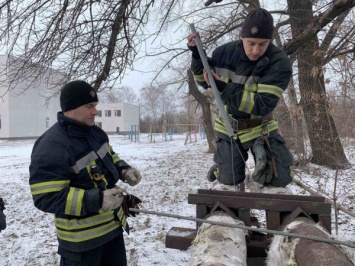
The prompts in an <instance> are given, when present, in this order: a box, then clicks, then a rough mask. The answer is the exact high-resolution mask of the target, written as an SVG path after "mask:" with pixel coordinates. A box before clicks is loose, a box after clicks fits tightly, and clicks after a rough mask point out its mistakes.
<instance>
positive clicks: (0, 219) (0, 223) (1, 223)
mask: <svg viewBox="0 0 355 266" xmlns="http://www.w3.org/2000/svg"><path fill="white" fill-rule="evenodd" d="M5 209H6V208H5V202H4V200H3V199H2V198H0V232H1V230H5V228H6V216H5V214H4V212H3V211H4V210H5Z"/></svg>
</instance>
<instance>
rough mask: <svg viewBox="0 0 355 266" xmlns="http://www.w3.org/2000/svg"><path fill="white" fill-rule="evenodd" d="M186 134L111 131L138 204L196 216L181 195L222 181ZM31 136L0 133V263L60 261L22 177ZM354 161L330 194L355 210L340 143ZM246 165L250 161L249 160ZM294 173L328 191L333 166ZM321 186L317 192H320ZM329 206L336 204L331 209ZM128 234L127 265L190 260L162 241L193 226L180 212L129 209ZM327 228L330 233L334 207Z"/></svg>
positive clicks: (47, 223) (350, 233) (48, 218)
mask: <svg viewBox="0 0 355 266" xmlns="http://www.w3.org/2000/svg"><path fill="white" fill-rule="evenodd" d="M185 138H186V135H184V134H182V135H173V137H172V140H170V138H169V137H168V138H166V139H167V141H165V138H163V137H162V136H161V135H157V136H155V142H150V141H149V138H148V136H147V135H146V134H142V135H141V136H140V141H139V142H134V141H131V140H129V139H128V138H127V137H122V136H110V142H111V144H112V146H113V147H114V149H115V151H116V152H117V153H119V155H120V156H121V157H122V158H123V159H124V160H126V161H127V162H128V163H130V164H132V165H134V166H136V167H137V168H138V169H139V170H140V171H141V173H142V176H143V178H142V181H141V183H140V184H139V185H137V186H136V187H129V186H127V187H126V186H125V185H124V184H123V185H122V186H123V187H125V188H127V190H128V192H129V193H132V194H134V195H136V196H138V197H139V198H141V199H142V200H143V204H142V208H144V209H147V210H152V211H157V212H165V213H171V214H177V215H183V216H191V217H195V206H194V205H190V204H188V203H187V196H188V194H189V193H196V192H197V189H199V188H204V189H211V188H214V189H216V188H217V189H219V188H221V189H223V187H222V186H220V185H219V184H217V183H210V182H208V181H207V179H206V173H207V171H208V169H209V167H210V166H211V165H212V163H213V161H212V158H213V155H212V154H208V153H206V151H207V143H206V139H201V138H200V137H199V136H197V142H192V143H190V142H188V143H187V144H186V145H185ZM33 143H34V140H19V141H7V140H0V169H1V178H0V197H3V198H4V200H5V202H6V208H7V209H6V210H5V214H6V216H7V228H6V230H4V231H2V232H1V233H0V266H3V265H9V266H10V265H11V266H12V265H26V266H29V265H36V266H38V265H59V256H58V255H57V253H56V252H57V239H56V234H55V228H54V223H53V216H52V215H51V214H46V213H43V212H41V211H39V210H38V209H36V208H35V207H34V206H33V201H32V197H31V193H30V189H29V185H28V166H29V163H30V154H31V150H32V146H33ZM345 150H346V154H347V156H348V159H349V161H351V163H352V165H353V167H352V168H351V169H348V170H346V171H339V173H338V183H337V190H336V197H337V201H338V204H340V205H342V206H344V207H346V208H348V209H349V210H350V211H351V212H353V213H354V212H355V189H354V187H355V185H354V179H355V166H354V165H355V149H353V148H351V147H345ZM247 163H248V165H249V168H250V170H251V171H252V170H253V169H252V168H253V162H252V161H251V160H249V161H248V162H247ZM294 171H295V176H296V178H298V179H301V180H302V181H303V182H305V183H307V184H308V185H309V186H311V187H312V188H313V189H314V190H318V191H324V192H325V193H326V196H327V197H329V198H332V197H333V190H334V178H335V176H336V173H335V171H333V170H329V169H326V168H322V167H319V166H314V165H308V166H307V167H306V168H303V169H294ZM289 188H290V189H291V190H292V191H293V192H294V194H302V195H309V194H308V193H306V192H304V191H302V189H300V188H299V187H297V186H296V185H293V184H291V185H289ZM322 194H323V192H322ZM333 213H334V212H333ZM128 219H129V223H130V226H131V233H130V235H125V241H126V248H127V256H128V260H129V265H133V266H149V265H174V266H178V265H188V262H189V259H190V254H189V252H188V251H179V250H175V249H167V248H165V242H164V241H165V236H166V234H167V232H168V231H169V230H170V229H171V227H173V226H178V227H186V228H195V223H194V222H191V221H186V220H179V219H175V218H168V217H162V216H155V215H149V214H140V215H138V216H137V217H135V218H133V217H130V218H128ZM332 220H333V224H332V227H333V234H334V235H335V224H334V220H335V218H334V215H333V217H332ZM336 237H337V239H339V240H351V241H355V218H354V217H352V216H350V215H346V214H344V213H343V212H340V213H339V216H338V235H337V236H336Z"/></svg>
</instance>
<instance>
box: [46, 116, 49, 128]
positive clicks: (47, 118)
mask: <svg viewBox="0 0 355 266" xmlns="http://www.w3.org/2000/svg"><path fill="white" fill-rule="evenodd" d="M46 128H49V117H46Z"/></svg>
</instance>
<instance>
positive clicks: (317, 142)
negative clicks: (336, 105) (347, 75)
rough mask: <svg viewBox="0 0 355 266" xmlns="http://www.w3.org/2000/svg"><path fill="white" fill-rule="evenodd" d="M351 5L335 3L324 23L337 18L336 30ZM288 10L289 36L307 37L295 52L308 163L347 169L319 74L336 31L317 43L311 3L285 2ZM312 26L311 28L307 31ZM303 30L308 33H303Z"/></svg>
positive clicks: (347, 2) (332, 30)
mask: <svg viewBox="0 0 355 266" xmlns="http://www.w3.org/2000/svg"><path fill="white" fill-rule="evenodd" d="M354 5H355V1H336V2H335V4H334V6H333V7H331V8H330V9H328V10H327V12H328V13H329V15H328V16H326V17H324V20H326V21H329V20H330V19H333V18H337V19H336V20H335V21H334V24H333V25H336V27H339V25H340V24H341V22H342V21H343V20H344V18H345V16H346V15H347V14H348V13H349V9H348V8H349V7H352V6H354ZM288 7H289V14H290V22H291V29H292V35H293V36H294V37H296V38H297V37H299V36H302V35H304V36H307V38H306V37H304V39H303V43H302V49H299V50H297V52H296V56H297V62H298V69H299V85H300V92H301V105H302V108H303V111H304V115H305V121H306V124H307V128H308V135H309V139H310V142H311V146H312V154H313V157H312V162H313V163H315V164H318V165H324V166H328V167H331V168H335V169H337V168H340V169H342V168H344V167H347V166H349V162H348V160H347V158H346V156H345V154H344V150H343V148H342V145H341V142H340V138H339V135H338V132H337V129H336V127H335V123H334V120H333V117H332V115H331V112H330V106H329V102H328V98H327V93H326V89H325V81H324V72H323V59H324V54H325V52H326V50H327V49H328V47H329V45H330V42H331V40H332V39H333V38H334V36H335V33H336V32H337V29H336V28H333V27H330V29H329V31H328V34H327V35H326V36H325V38H324V39H323V43H321V44H320V41H319V39H318V37H317V35H316V33H317V32H318V31H319V30H320V28H318V29H317V26H316V25H315V22H316V21H318V22H319V23H321V22H322V19H319V18H318V19H317V20H315V18H314V15H313V11H312V8H313V6H312V2H311V1H309V0H302V1H297V3H296V2H294V1H290V0H288ZM323 16H324V15H323ZM321 17H322V16H321ZM326 21H325V22H324V24H325V23H326ZM312 24H313V25H314V27H312V28H310V25H312ZM334 27H335V26H334ZM310 29H312V30H310ZM307 31H310V32H312V33H309V34H305V33H307ZM294 41H295V40H294ZM288 47H291V46H288ZM289 49H291V48H289Z"/></svg>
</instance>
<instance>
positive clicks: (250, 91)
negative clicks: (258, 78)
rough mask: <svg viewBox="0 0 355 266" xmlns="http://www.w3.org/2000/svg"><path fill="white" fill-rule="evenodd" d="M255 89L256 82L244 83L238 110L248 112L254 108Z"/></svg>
mask: <svg viewBox="0 0 355 266" xmlns="http://www.w3.org/2000/svg"><path fill="white" fill-rule="evenodd" d="M256 90H257V85H256V84H245V85H244V92H243V96H242V101H241V103H240V105H239V108H238V110H239V111H242V112H244V113H248V114H250V113H251V111H252V110H253V108H254V104H255V102H254V100H255V92H256Z"/></svg>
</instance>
